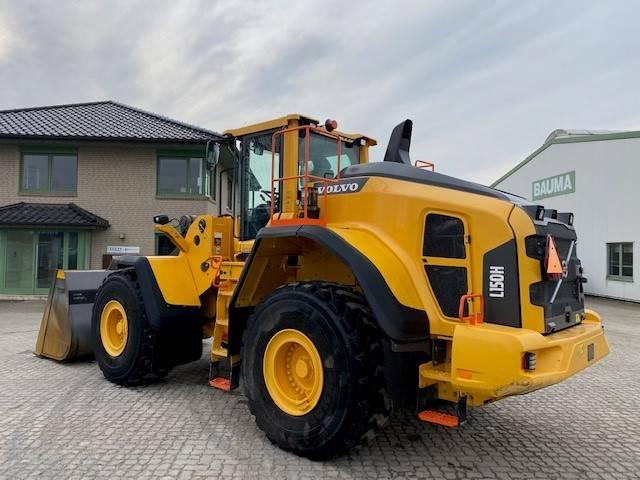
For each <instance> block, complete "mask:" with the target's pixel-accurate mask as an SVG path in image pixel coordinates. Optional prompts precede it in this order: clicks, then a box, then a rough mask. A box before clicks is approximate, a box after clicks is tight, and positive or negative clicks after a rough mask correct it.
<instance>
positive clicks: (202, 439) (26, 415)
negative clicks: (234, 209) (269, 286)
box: [0, 298, 640, 480]
mask: <svg viewBox="0 0 640 480" xmlns="http://www.w3.org/2000/svg"><path fill="white" fill-rule="evenodd" d="M588 303H589V307H591V308H594V309H595V310H597V311H599V313H600V314H601V315H602V317H603V319H604V321H605V331H606V333H607V336H608V339H609V342H610V344H611V350H612V352H611V354H610V355H609V356H608V357H607V358H605V359H604V360H602V361H601V362H600V363H598V364H596V365H594V366H593V367H591V368H589V369H587V370H585V371H583V372H582V373H580V374H578V375H577V376H576V377H574V378H572V379H570V380H568V381H566V382H564V383H562V384H560V385H555V386H553V387H549V388H547V389H544V390H541V391H538V392H534V393H531V394H529V395H525V396H521V397H513V398H508V399H505V400H502V401H500V402H497V403H495V404H492V405H487V406H485V407H483V408H479V409H473V410H471V413H470V421H469V422H468V423H467V425H465V426H464V427H463V428H462V429H459V430H448V429H444V428H442V427H436V426H431V425H425V424H422V423H420V422H418V421H417V420H416V419H414V418H413V416H412V415H411V414H409V413H399V414H396V415H395V416H394V417H393V418H392V420H391V422H390V424H389V425H388V427H387V428H386V429H385V430H384V431H383V432H382V433H381V434H380V435H378V437H377V438H376V439H375V440H374V441H373V442H372V443H370V444H369V445H366V446H363V447H361V448H358V449H355V450H353V451H352V452H350V453H349V454H348V455H345V456H343V457H340V458H338V459H336V460H333V461H330V462H311V461H309V460H306V459H304V458H299V457H296V456H294V455H292V454H289V453H286V452H283V451H281V450H279V449H278V448H276V447H275V446H273V445H272V444H271V443H270V442H269V441H268V440H267V439H266V438H265V436H264V435H263V434H262V432H260V431H259V430H258V429H257V427H256V426H255V425H254V421H253V417H252V416H251V415H250V414H249V411H248V408H247V402H246V399H245V398H244V396H243V395H242V393H241V392H239V391H234V392H231V393H225V392H221V391H217V390H213V389H211V388H209V387H208V386H207V384H206V380H207V372H208V364H207V359H206V355H203V358H202V360H200V361H199V362H194V363H191V364H189V365H184V366H181V367H179V368H176V369H175V370H174V371H173V372H172V373H171V374H170V375H169V376H168V377H167V379H166V380H164V381H162V382H159V383H155V384H151V385H147V386H144V387H138V388H122V387H118V386H116V385H113V384H111V383H109V382H107V381H106V380H105V379H104V377H103V376H102V374H101V373H100V371H99V369H98V367H97V365H96V364H95V362H92V361H88V362H87V361H82V362H72V363H68V364H60V363H56V362H54V361H50V360H45V359H40V358H37V357H35V356H34V355H33V354H32V353H31V351H32V349H33V346H34V344H35V339H36V335H37V330H38V325H39V322H40V317H41V312H42V309H43V306H44V303H43V302H36V301H28V302H0V479H21V478H35V477H38V478H56V479H58V478H69V479H71V478H82V479H86V478H109V479H117V478H154V479H156V478H185V479H194V478H195V479H198V478H202V479H204V478H232V479H236V478H238V479H242V478H272V479H276V478H277V479H281V478H291V479H296V480H299V479H308V478H309V479H310V478H336V479H349V478H358V479H360V478H376V479H396V478H409V479H412V478H415V479H418V478H419V479H423V478H447V479H448V478H451V479H509V480H511V479H527V480H529V479H536V478H539V479H572V478H575V479H620V478H640V421H639V420H638V412H639V411H640V374H638V367H639V366H640V306H638V305H633V304H629V303H622V302H615V301H610V300H602V299H593V298H590V299H589V300H588Z"/></svg>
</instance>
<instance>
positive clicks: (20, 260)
mask: <svg viewBox="0 0 640 480" xmlns="http://www.w3.org/2000/svg"><path fill="white" fill-rule="evenodd" d="M6 245H7V246H6V254H5V268H4V287H5V288H4V290H5V291H6V293H33V283H34V275H33V247H34V246H33V231H30V230H8V231H7V233H6Z"/></svg>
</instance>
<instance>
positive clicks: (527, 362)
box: [522, 352, 537, 371]
mask: <svg viewBox="0 0 640 480" xmlns="http://www.w3.org/2000/svg"><path fill="white" fill-rule="evenodd" d="M536 364H537V359H536V354H535V352H525V354H524V355H523V356H522V369H523V370H528V371H533V370H535V369H536Z"/></svg>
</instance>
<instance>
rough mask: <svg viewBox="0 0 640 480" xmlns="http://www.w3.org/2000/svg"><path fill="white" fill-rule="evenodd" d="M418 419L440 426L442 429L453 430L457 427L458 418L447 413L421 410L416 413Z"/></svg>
mask: <svg viewBox="0 0 640 480" xmlns="http://www.w3.org/2000/svg"><path fill="white" fill-rule="evenodd" d="M418 418H419V419H420V420H421V421H423V422H427V423H434V424H436V425H442V426H443V427H449V428H455V427H457V426H459V420H458V417H457V416H455V415H451V414H449V413H442V412H436V411H435V410H423V411H422V412H420V413H418Z"/></svg>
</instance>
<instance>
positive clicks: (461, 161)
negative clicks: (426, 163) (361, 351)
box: [0, 0, 640, 183]
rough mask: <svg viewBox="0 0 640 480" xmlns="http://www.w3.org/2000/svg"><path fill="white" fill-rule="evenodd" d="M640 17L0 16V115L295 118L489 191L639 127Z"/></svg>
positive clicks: (55, 12)
mask: <svg viewBox="0 0 640 480" xmlns="http://www.w3.org/2000/svg"><path fill="white" fill-rule="evenodd" d="M638 13H640V5H636V4H635V3H633V2H622V1H620V2H615V1H614V2H598V3H595V2H594V3H586V4H585V3H583V2H576V1H567V2H551V1H539V2H502V1H496V2H473V1H456V2H446V1H441V2H435V1H433V2H398V1H375V2H368V3H365V4H357V3H355V2H350V3H345V2H340V1H336V0H327V1H325V2H294V3H291V2H284V1H282V2H258V1H252V2H246V1H218V2H210V1H202V2H196V1H185V2H172V1H167V0H164V1H154V2H144V1H126V2H125V1H116V2H68V1H59V2H55V3H50V2H31V1H22V2H10V1H2V0H0V91H2V92H3V94H2V95H0V108H10V107H20V106H31V105H46V104H54V103H66V102H77V101H90V100H97V99H105V98H112V99H115V100H120V101H123V102H126V103H129V104H132V105H135V106H139V107H141V108H144V109H147V110H152V111H157V112H159V113H162V114H166V115H169V116H173V117H175V118H177V119H180V120H184V121H188V122H190V123H195V124H199V125H202V126H205V127H208V128H212V129H215V130H224V129H227V128H234V127H237V126H240V125H243V124H247V123H251V122H254V121H260V120H265V119H268V118H271V117H273V116H276V115H281V114H285V113H290V112H296V111H298V112H302V113H305V114H308V115H311V116H316V117H319V119H320V120H323V119H324V118H326V117H332V118H337V119H338V121H339V123H340V125H341V128H344V129H345V130H347V131H358V132H361V133H366V134H369V135H371V136H374V137H376V138H378V140H379V141H380V143H381V147H378V149H377V152H375V153H374V155H373V156H374V158H378V159H381V158H382V156H383V154H384V146H385V144H386V141H387V138H388V135H389V133H390V131H391V129H392V128H393V126H394V125H395V124H397V123H398V122H399V121H401V120H403V119H404V118H407V117H409V118H412V119H413V120H414V139H413V145H412V151H413V156H414V158H423V159H427V160H432V161H435V162H436V164H437V168H438V170H440V171H442V172H445V173H450V174H454V175H457V176H462V177H464V178H469V179H473V180H477V181H481V182H485V183H488V182H491V181H492V180H495V179H496V178H497V177H499V176H500V175H501V174H502V173H504V172H505V171H507V170H508V169H509V168H510V167H511V166H513V165H515V164H516V163H518V162H519V161H521V160H522V159H523V158H524V157H525V156H526V155H528V154H529V153H531V152H532V151H533V150H535V148H537V147H538V146H539V145H540V144H541V143H542V142H543V140H544V139H545V138H546V136H547V134H548V133H549V132H550V131H551V130H553V129H555V128H604V129H620V128H622V129H632V128H640V113H639V112H640V109H639V108H638V107H640V96H638V95H637V94H636V88H637V85H638V80H640V79H639V76H640V75H639V73H640V64H639V63H640V60H638V59H636V55H635V52H636V51H638V47H639V46H640V45H639V43H640V37H638V36H637V35H636V33H635V32H636V21H635V19H636V18H638Z"/></svg>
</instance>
